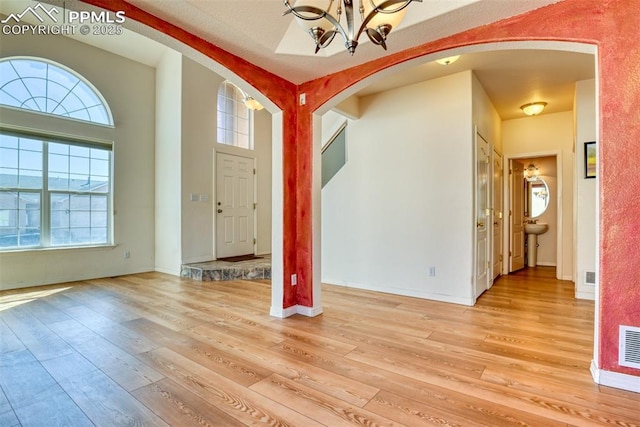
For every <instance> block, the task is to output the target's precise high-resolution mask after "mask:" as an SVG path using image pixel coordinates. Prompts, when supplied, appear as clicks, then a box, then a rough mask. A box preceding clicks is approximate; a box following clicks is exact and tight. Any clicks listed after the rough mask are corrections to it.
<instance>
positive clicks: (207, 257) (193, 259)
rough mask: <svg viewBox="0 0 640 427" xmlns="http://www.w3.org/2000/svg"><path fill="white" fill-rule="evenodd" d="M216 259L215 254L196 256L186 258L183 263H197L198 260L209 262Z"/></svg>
mask: <svg viewBox="0 0 640 427" xmlns="http://www.w3.org/2000/svg"><path fill="white" fill-rule="evenodd" d="M213 260H215V258H214V256H213V254H209V255H202V256H195V257H190V258H185V259H183V260H182V264H195V263H197V262H209V261H213Z"/></svg>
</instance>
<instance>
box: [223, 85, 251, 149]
mask: <svg viewBox="0 0 640 427" xmlns="http://www.w3.org/2000/svg"><path fill="white" fill-rule="evenodd" d="M228 87H231V88H232V89H233V91H234V97H233V99H231V98H229V97H228V96H227V95H226V91H227V88H228ZM221 92H222V96H224V98H225V99H226V101H227V102H225V104H224V106H225V107H226V106H227V105H228V102H231V103H233V109H234V111H233V113H232V114H231V113H229V112H228V111H227V109H226V108H225V109H220V96H221ZM246 96H247V95H246V94H245V93H244V92H243V91H242V89H240V88H239V87H238V86H236V85H235V84H233V83H231V82H230V81H229V80H225V81H223V82H222V83H220V86H219V87H218V92H217V93H216V142H217V143H218V144H223V145H228V146H232V147H237V148H241V149H244V150H253V149H254V137H253V114H254V112H253V110H252V109H250V108H249V107H247V106H246V105H245V104H244V99H245V98H246ZM238 107H240V108H242V109H243V110H244V111H245V112H246V115H247V134H246V135H247V147H244V146H242V145H240V144H239V135H244V134H243V133H242V132H240V131H239V130H238V121H239V120H242V119H243V118H242V117H239V116H238V114H237V109H238ZM225 116H226V117H228V116H231V117H233V125H232V127H231V128H228V127H227V126H226V124H227V123H226V120H225ZM221 131H222V132H223V134H224V136H223V137H220V136H221V135H220V132H221ZM229 135H230V136H231V138H229V137H228V136H229Z"/></svg>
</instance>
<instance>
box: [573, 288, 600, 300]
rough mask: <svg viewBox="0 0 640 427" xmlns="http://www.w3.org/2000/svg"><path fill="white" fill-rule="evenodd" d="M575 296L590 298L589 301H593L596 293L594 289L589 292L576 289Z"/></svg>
mask: <svg viewBox="0 0 640 427" xmlns="http://www.w3.org/2000/svg"><path fill="white" fill-rule="evenodd" d="M576 298H577V299H588V300H591V301H595V299H596V294H595V291H591V292H589V291H584V290H580V289H576Z"/></svg>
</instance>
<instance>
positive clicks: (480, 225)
mask: <svg viewBox="0 0 640 427" xmlns="http://www.w3.org/2000/svg"><path fill="white" fill-rule="evenodd" d="M476 227H479V228H480V227H484V222H480V221H478V222H477V223H476Z"/></svg>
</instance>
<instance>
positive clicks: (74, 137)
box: [0, 56, 115, 252]
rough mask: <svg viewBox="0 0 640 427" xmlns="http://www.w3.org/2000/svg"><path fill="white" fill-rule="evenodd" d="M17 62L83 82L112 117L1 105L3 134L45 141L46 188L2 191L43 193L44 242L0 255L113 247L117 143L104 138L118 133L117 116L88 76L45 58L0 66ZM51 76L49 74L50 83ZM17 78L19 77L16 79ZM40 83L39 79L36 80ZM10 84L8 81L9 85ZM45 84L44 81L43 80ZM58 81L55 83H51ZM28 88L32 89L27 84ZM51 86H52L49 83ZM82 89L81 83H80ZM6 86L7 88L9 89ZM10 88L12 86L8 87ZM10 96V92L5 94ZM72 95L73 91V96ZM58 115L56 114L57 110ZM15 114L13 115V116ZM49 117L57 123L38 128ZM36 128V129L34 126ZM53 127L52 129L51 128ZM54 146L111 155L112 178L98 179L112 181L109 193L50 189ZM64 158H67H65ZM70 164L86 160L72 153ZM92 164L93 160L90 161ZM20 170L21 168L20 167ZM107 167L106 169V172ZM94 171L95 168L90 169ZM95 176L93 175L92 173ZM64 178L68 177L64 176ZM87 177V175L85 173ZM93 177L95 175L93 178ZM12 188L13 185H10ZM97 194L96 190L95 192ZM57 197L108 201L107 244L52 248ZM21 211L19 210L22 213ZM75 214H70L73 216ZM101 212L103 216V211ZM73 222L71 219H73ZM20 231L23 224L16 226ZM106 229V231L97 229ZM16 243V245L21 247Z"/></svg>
mask: <svg viewBox="0 0 640 427" xmlns="http://www.w3.org/2000/svg"><path fill="white" fill-rule="evenodd" d="M14 59H18V60H30V61H34V62H40V63H42V65H41V66H44V65H46V66H47V67H57V68H59V69H60V70H62V71H64V72H66V73H70V74H72V75H73V77H74V78H77V79H78V81H80V82H82V83H83V84H84V85H85V86H84V87H85V90H86V88H89V89H90V90H92V91H93V92H94V93H93V96H95V99H98V100H100V101H101V102H102V106H103V108H104V110H105V111H106V115H107V116H108V122H109V123H103V122H100V121H91V120H83V119H81V118H78V117H70V116H69V115H68V114H63V113H55V112H47V111H39V110H37V109H34V108H31V107H29V106H25V107H22V108H21V107H20V106H16V105H8V104H6V103H0V113H2V110H5V113H6V114H2V116H3V117H4V120H2V121H1V122H0V132H1V133H3V134H8V135H12V136H17V137H24V138H29V139H34V140H39V141H43V146H42V165H41V166H42V186H41V188H39V189H30V188H20V184H19V183H17V184H16V185H17V186H18V187H13V186H11V187H9V186H7V187H1V189H2V191H7V192H22V193H39V194H40V242H39V244H38V245H31V246H3V247H0V252H14V251H32V250H50V249H66V248H91V247H103V246H113V242H114V241H115V240H114V217H113V200H114V194H113V190H114V178H115V177H114V155H113V146H114V143H113V141H112V140H105V139H104V137H105V136H106V137H107V138H108V137H109V136H111V135H112V134H113V132H112V130H113V129H114V125H113V116H112V113H111V109H110V108H109V105H108V104H107V102H106V100H105V98H104V97H103V96H102V94H101V93H100V92H99V91H98V90H97V89H96V88H95V87H94V86H93V85H92V83H91V82H89V81H88V80H87V79H86V78H85V77H84V76H82V75H81V74H79V73H76V72H75V71H73V70H71V69H70V68H67V67H65V66H64V65H61V64H58V63H55V62H53V61H50V60H48V59H45V58H36V57H22V56H20V57H9V58H2V59H0V62H2V63H5V62H7V61H11V60H14ZM48 76H49V74H47V79H45V80H47V81H49V80H48V78H49V77H48ZM14 77H15V76H14ZM33 80H37V79H33ZM7 81H8V80H7V79H5V83H6V82H7ZM13 81H14V82H18V81H21V82H27V81H29V79H26V78H25V79H22V78H20V79H17V78H13ZM40 81H42V78H41V79H40ZM51 81H55V80H51ZM24 84H25V87H27V88H28V87H29V86H28V85H27V84H26V83H24ZM47 84H48V83H47ZM76 85H78V83H76ZM5 86H6V85H5ZM7 87H8V86H7ZM5 92H6V91H5ZM71 93H72V91H69V94H71ZM54 111H55V110H54ZM9 113H11V114H9ZM43 114H44V115H47V116H49V117H51V119H47V120H54V121H55V122H53V124H51V125H49V124H47V125H44V126H46V128H42V127H39V125H38V124H42V123H47V122H46V121H44V122H43V121H42V120H41V119H39V118H38V115H43ZM78 122H83V123H84V124H83V125H81V126H79V123H78ZM32 123H33V124H35V127H34V125H32ZM50 126H51V129H49V127H50ZM54 129H55V130H54ZM50 143H59V144H65V145H68V146H82V147H85V148H94V149H101V150H105V151H107V152H108V156H107V159H106V160H107V162H108V163H107V165H106V167H107V173H108V176H106V177H105V176H104V175H103V174H104V172H105V171H104V170H102V174H101V173H99V174H98V176H101V177H104V178H106V179H107V180H108V188H107V190H106V191H99V192H97V191H83V190H80V191H77V190H78V189H77V188H73V187H72V188H67V189H49V186H48V180H49V171H48V165H49V155H48V154H49V152H48V149H49V144H50ZM62 156H64V154H62ZM67 156H68V157H69V162H72V158H76V160H77V159H83V158H84V156H81V155H80V156H78V155H76V156H73V154H72V153H68V154H67ZM87 160H88V161H89V163H90V164H91V162H92V160H91V158H88V159H87ZM95 160H97V161H99V162H103V161H104V160H105V159H95ZM18 166H20V165H18ZM104 166H105V165H104V164H103V165H102V168H104ZM90 167H91V166H90ZM90 172H91V171H90ZM68 173H69V179H72V177H71V175H72V174H73V171H72V170H71V169H70V170H69V171H68ZM63 174H64V173H63ZM83 174H84V172H83ZM91 176H93V175H91ZM9 185H11V184H10V183H9ZM94 190H95V189H94ZM53 194H70V195H71V194H78V195H83V196H84V195H89V196H90V195H94V194H95V195H99V196H100V197H103V196H104V197H106V241H104V242H100V243H95V242H93V243H92V242H91V240H92V239H91V237H90V238H89V242H86V243H84V242H83V243H69V244H55V245H52V244H51V234H52V231H53V230H52V228H51V215H52V212H51V205H50V202H51V197H52V195H53ZM18 210H19V209H18ZM84 211H85V209H82V208H80V209H78V212H84ZM71 212H72V210H69V213H70V214H71ZM88 212H89V217H90V218H91V213H90V212H91V206H89V209H88ZM97 212H103V211H102V210H101V209H100V210H98V211H97ZM69 220H70V221H71V218H69ZM16 225H17V226H18V228H19V223H18V224H16ZM92 225H93V224H91V222H89V225H88V226H87V227H85V228H88V229H89V230H90V232H91V229H92V228H94V227H92ZM95 228H102V227H95ZM17 243H18V242H17V241H16V245H17Z"/></svg>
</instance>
